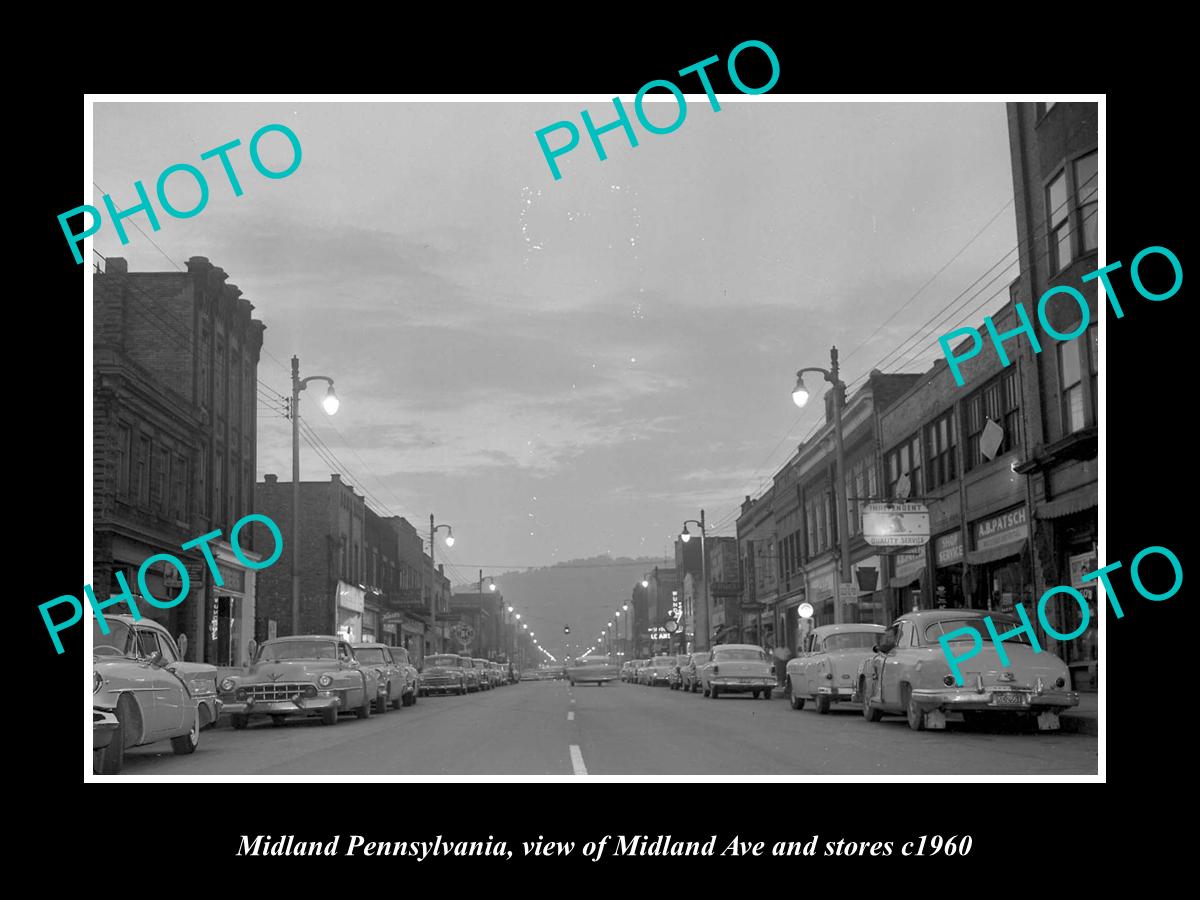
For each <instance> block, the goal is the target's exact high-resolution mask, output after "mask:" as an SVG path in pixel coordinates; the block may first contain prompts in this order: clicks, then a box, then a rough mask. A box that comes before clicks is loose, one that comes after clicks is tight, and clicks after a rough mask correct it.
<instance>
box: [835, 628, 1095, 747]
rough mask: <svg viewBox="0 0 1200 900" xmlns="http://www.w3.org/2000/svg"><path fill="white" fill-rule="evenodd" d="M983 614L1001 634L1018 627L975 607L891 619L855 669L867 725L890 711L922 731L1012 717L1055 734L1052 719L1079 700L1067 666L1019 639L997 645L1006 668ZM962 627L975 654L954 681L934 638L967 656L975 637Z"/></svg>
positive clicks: (1024, 638) (962, 664)
mask: <svg viewBox="0 0 1200 900" xmlns="http://www.w3.org/2000/svg"><path fill="white" fill-rule="evenodd" d="M985 616H991V617H992V623H993V625H994V627H995V629H996V631H997V632H998V633H1000V634H1003V633H1005V632H1007V631H1010V630H1012V629H1014V628H1018V627H1020V625H1021V623H1020V622H1019V621H1018V620H1017V618H1016V617H1015V616H1010V615H1007V614H1005V613H998V612H988V611H987V610H979V609H929V610H920V611H918V612H911V613H906V614H905V615H903V616H900V618H898V619H897V620H896V621H895V622H893V623H892V626H891V627H890V628H889V629H888V630H887V632H886V633H885V634H883V635H881V637H880V640H879V643H878V645H877V646H876V648H875V652H874V653H873V654H872V656H871V657H870V658H868V659H867V660H865V661H864V662H863V664H862V666H861V671H860V675H859V680H858V687H857V689H856V691H855V696H856V697H857V698H861V699H862V704H863V715H865V716H866V718H867V721H869V722H878V721H879V719H880V718H881V717H882V716H883V715H884V714H885V713H895V714H898V715H902V716H906V717H907V718H908V724H909V726H910V727H911V728H912V729H913V730H914V731H921V730H923V729H926V728H931V729H940V728H945V727H946V722H947V720H951V721H953V720H961V719H969V718H972V717H981V716H983V717H993V716H1010V717H1012V716H1015V717H1021V718H1025V719H1028V720H1030V721H1034V722H1036V723H1037V727H1038V728H1039V729H1040V730H1043V731H1052V730H1055V729H1057V728H1058V727H1059V721H1058V714H1059V713H1060V712H1062V711H1063V710H1064V709H1068V708H1070V707H1072V706H1075V705H1076V704H1078V703H1079V695H1078V694H1076V693H1075V692H1074V691H1071V690H1068V688H1067V685H1069V684H1070V680H1071V675H1070V673H1069V671H1068V670H1067V665H1066V663H1064V662H1063V661H1062V660H1061V659H1059V658H1058V657H1057V656H1055V655H1054V654H1053V653H1050V652H1049V651H1045V650H1043V651H1042V652H1040V653H1039V652H1035V651H1034V649H1033V646H1032V645H1031V644H1030V643H1029V641H1028V639H1027V636H1026V635H1024V634H1021V635H1016V636H1014V637H1010V638H1008V639H1006V640H1005V641H1004V650H1005V653H1006V654H1007V656H1008V664H1007V665H1005V664H1003V663H1002V662H1001V660H1000V658H999V655H998V654H997V652H996V648H995V646H993V644H992V642H991V640H990V639H989V637H988V630H987V626H986V625H984V623H983V619H984V617H985ZM965 628H971V629H974V630H975V632H976V633H977V634H978V635H979V636H980V637H981V639H982V640H981V646H980V647H979V649H978V652H976V653H975V655H973V656H970V657H969V658H966V659H963V660H962V661H961V662H960V663H959V666H960V669H961V673H962V681H963V683H962V684H958V683H957V679H956V678H955V677H954V675H953V674H952V672H951V669H950V663H949V661H948V660H947V658H946V654H945V652H944V651H943V650H942V645H941V643H940V641H939V638H940V637H942V636H943V635H945V636H946V637H947V638H948V642H947V644H948V646H949V647H950V649H951V652H952V653H954V655H955V656H963V657H966V656H967V651H968V650H970V649H971V648H972V647H973V646H974V644H975V638H974V636H973V635H972V633H971V632H970V631H963V630H962V629H965ZM955 632H958V633H957V634H955Z"/></svg>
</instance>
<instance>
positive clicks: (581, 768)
mask: <svg viewBox="0 0 1200 900" xmlns="http://www.w3.org/2000/svg"><path fill="white" fill-rule="evenodd" d="M571 768H572V769H574V770H575V774H576V775H586V774H587V766H585V765H584V764H583V754H582V753H581V752H580V751H579V745H578V744H572V745H571Z"/></svg>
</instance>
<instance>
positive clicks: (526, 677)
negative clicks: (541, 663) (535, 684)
mask: <svg viewBox="0 0 1200 900" xmlns="http://www.w3.org/2000/svg"><path fill="white" fill-rule="evenodd" d="M521 680H522V681H537V680H538V672H537V669H524V670H522V672H521Z"/></svg>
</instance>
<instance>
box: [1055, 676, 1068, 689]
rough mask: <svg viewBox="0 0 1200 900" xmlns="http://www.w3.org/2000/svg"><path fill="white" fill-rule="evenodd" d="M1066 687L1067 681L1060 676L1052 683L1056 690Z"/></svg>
mask: <svg viewBox="0 0 1200 900" xmlns="http://www.w3.org/2000/svg"><path fill="white" fill-rule="evenodd" d="M1066 685H1067V679H1065V678H1063V677H1062V676H1061V675H1059V676H1058V678H1056V679H1055V681H1054V686H1055V687H1056V688H1061V687H1066Z"/></svg>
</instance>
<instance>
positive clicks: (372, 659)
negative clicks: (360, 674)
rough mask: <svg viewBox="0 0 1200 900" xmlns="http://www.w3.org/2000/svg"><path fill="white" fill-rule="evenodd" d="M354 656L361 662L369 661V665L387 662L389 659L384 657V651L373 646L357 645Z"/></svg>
mask: <svg viewBox="0 0 1200 900" xmlns="http://www.w3.org/2000/svg"><path fill="white" fill-rule="evenodd" d="M354 658H355V659H357V660H358V661H359V662H361V663H367V664H368V665H373V666H379V665H386V664H387V660H386V659H384V658H383V651H382V650H380V649H379V648H378V647H372V648H367V649H359V648H357V647H356V648H355V649H354Z"/></svg>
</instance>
